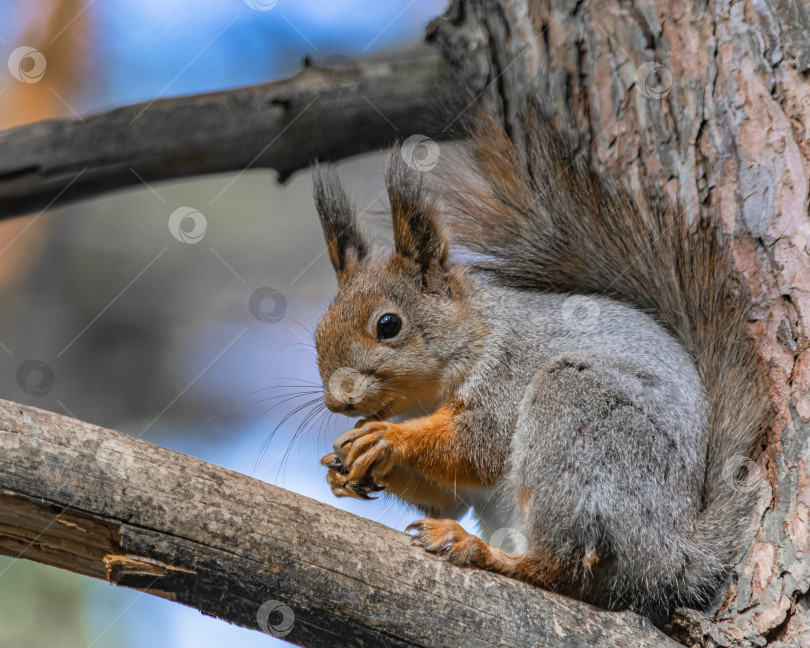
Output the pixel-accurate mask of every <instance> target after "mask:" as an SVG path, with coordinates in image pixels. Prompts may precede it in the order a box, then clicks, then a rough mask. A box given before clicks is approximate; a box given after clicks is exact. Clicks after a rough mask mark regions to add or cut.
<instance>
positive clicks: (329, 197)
mask: <svg viewBox="0 0 810 648" xmlns="http://www.w3.org/2000/svg"><path fill="white" fill-rule="evenodd" d="M312 181H313V194H314V196H315V207H316V208H317V210H318V215H319V216H320V217H321V226H322V227H323V236H324V238H325V239H326V249H327V251H328V252H329V260H330V261H331V262H332V267H334V269H335V272H336V273H337V277H338V281H339V282H341V281H344V280H345V279H346V278H347V277H348V276H349V275H350V274H351V273H352V272H353V271H354V270H355V269H356V267H357V266H358V264H360V263H361V262H362V261H363V259H365V258H366V257H367V256H368V253H369V245H368V242H367V241H366V239H365V237H364V236H363V235H362V233H361V232H360V229H359V228H358V226H357V217H356V215H355V213H354V205H352V203H351V200H349V196H348V194H347V193H346V191H345V190H344V189H343V186H342V185H341V184H340V180H338V177H337V175H336V174H335V173H334V172H332V171H324V170H322V169H321V168H320V167H318V166H316V167H315V171H314V172H313V174H312Z"/></svg>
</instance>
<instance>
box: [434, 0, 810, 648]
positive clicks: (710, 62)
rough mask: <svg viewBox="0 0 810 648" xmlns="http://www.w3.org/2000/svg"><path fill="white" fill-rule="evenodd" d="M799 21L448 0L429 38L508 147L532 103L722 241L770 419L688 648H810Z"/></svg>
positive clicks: (600, 161)
mask: <svg viewBox="0 0 810 648" xmlns="http://www.w3.org/2000/svg"><path fill="white" fill-rule="evenodd" d="M808 15H810V9H808V7H807V5H803V4H801V2H800V1H799V0H781V1H777V0H762V1H758V2H756V1H749V0H746V1H743V2H723V1H714V2H708V3H702V2H672V3H668V2H651V1H646V2H645V1H643V0H600V1H593V2H588V1H586V2H571V1H566V0H542V1H530V0H457V1H455V2H454V3H453V4H452V6H451V7H450V9H449V10H448V12H447V13H446V15H445V16H444V17H442V18H440V19H437V20H435V21H434V22H433V24H432V25H431V28H430V30H429V32H430V36H431V37H432V38H433V39H435V40H437V41H438V42H439V43H440V45H441V47H442V50H443V52H444V54H445V57H446V58H447V59H448V61H449V63H450V65H451V67H452V68H453V69H454V70H455V71H456V73H457V74H456V76H457V77H461V78H464V79H466V80H468V81H469V83H470V84H471V85H472V89H473V91H474V93H475V94H476V95H479V96H480V99H481V101H482V103H483V104H484V105H485V106H486V107H487V108H488V109H490V110H491V111H493V112H494V113H495V114H496V115H498V116H499V117H500V118H501V119H502V120H503V122H504V124H505V125H506V127H507V130H508V131H509V132H510V133H511V134H512V136H513V137H515V139H516V141H520V137H519V135H520V134H519V132H517V131H518V122H517V119H516V117H517V114H518V111H519V110H520V108H521V106H522V105H523V103H524V101H523V100H524V98H525V97H526V95H527V94H530V93H531V94H536V95H537V96H539V97H541V98H543V99H544V100H545V101H547V102H548V104H549V105H550V107H551V108H552V109H553V110H554V111H555V112H556V115H557V118H558V120H559V123H560V125H561V126H562V127H564V128H568V129H573V130H575V131H576V132H578V133H579V134H580V135H582V136H583V137H584V138H585V139H586V141H588V142H589V144H590V146H589V148H588V149H587V151H584V152H583V153H584V154H585V155H587V156H588V159H589V160H590V163H591V164H592V165H593V166H594V167H595V168H597V169H599V170H601V171H603V172H606V173H608V174H611V175H614V176H617V177H620V178H622V179H624V181H625V182H628V183H629V184H630V185H631V187H632V188H633V189H635V190H638V189H639V188H640V187H641V186H643V185H644V184H646V183H654V184H656V185H658V186H664V187H666V190H667V192H668V194H669V195H670V196H671V197H672V198H673V199H675V200H678V201H680V203H681V204H682V205H683V206H684V207H685V210H686V212H687V214H688V215H689V217H690V218H691V219H693V220H697V219H700V218H712V219H717V220H718V221H719V222H720V223H721V224H722V227H723V228H724V230H725V231H726V232H727V233H728V235H729V239H730V242H731V245H732V248H733V254H734V259H735V261H736V264H737V268H738V270H739V272H740V274H741V278H742V281H743V282H744V283H745V284H746V285H747V286H748V288H749V289H750V292H751V294H752V300H751V304H750V321H751V325H750V334H751V336H752V337H753V338H754V340H755V342H756V345H757V348H758V350H759V353H760V354H761V356H762V358H763V359H764V361H765V364H766V366H767V367H768V368H769V378H770V381H771V383H770V384H771V385H772V388H771V395H772V400H773V403H774V407H775V409H776V412H777V418H776V423H775V425H774V426H773V428H772V429H771V430H770V433H769V436H768V438H767V440H766V441H767V451H766V452H765V453H764V455H763V458H762V461H761V465H760V466H759V468H758V470H759V471H760V475H759V476H760V477H761V479H760V480H758V481H757V482H756V483H757V486H758V488H759V492H760V498H759V501H758V506H757V507H756V511H755V514H754V516H753V518H752V520H751V524H750V528H749V530H748V532H747V534H746V536H745V538H744V539H743V543H742V546H744V547H746V548H747V551H746V553H745V555H744V556H743V557H742V559H741V561H740V563H739V565H738V566H737V568H736V571H735V578H734V579H733V581H734V582H731V583H729V584H728V586H727V588H726V590H725V592H724V595H723V596H722V598H721V600H720V601H719V602H718V603H717V605H716V606H715V607H713V608H712V609H711V610H709V611H708V612H705V613H697V612H694V611H686V610H682V611H680V612H679V615H678V616H677V618H676V623H677V624H678V626H679V628H678V629H677V630H678V634H677V636H679V637H680V638H681V639H682V640H683V641H684V642H686V643H691V644H695V645H700V646H707V647H711V646H728V647H731V646H764V645H768V646H794V647H798V646H806V645H810V611H808V608H809V607H810V597H808V596H807V591H808V587H810V566H808V564H807V562H806V561H805V560H804V555H805V553H806V552H807V551H809V550H810V528H808V518H809V517H810V509H809V508H808V507H810V474H808V465H807V458H808V457H809V456H810V453H809V452H808V432H809V431H810V426H808V423H810V366H808V365H809V364H810V363H808V357H807V354H806V353H805V350H806V348H807V343H808V340H807V335H808V332H807V327H806V324H805V318H804V316H805V314H807V315H808V316H810V294H808V289H810V260H808V248H807V245H808V236H810V222H808V171H810V142H808V134H810V85H808V75H810V45H809V43H810V40H809V38H810V20H808Z"/></svg>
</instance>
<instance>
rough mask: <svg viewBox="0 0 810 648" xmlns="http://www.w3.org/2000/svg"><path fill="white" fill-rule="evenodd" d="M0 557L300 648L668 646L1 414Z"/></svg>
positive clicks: (567, 605) (567, 603) (118, 443)
mask: <svg viewBox="0 0 810 648" xmlns="http://www.w3.org/2000/svg"><path fill="white" fill-rule="evenodd" d="M0 553H4V554H8V555H11V556H18V557H24V558H29V559H31V560H37V561H39V562H43V563H46V564H49V565H55V566H57V567H62V568H64V569H69V570H71V571H75V572H78V573H81V574H86V575H88V576H93V577H95V578H103V579H107V580H109V581H110V582H112V583H115V584H117V585H123V586H126V587H133V588H137V589H141V590H144V591H146V592H149V593H150V594H155V595H157V596H161V597H164V598H168V599H171V600H174V601H178V602H180V603H184V604H186V605H191V606H193V607H196V608H198V609H199V610H201V611H202V612H204V613H206V614H210V615H214V616H218V617H220V618H223V619H226V620H228V621H230V622H232V623H237V624H239V625H242V626H246V627H249V628H262V625H263V624H264V627H263V628H262V629H263V630H265V631H270V633H271V634H273V633H274V634H276V635H277V636H278V635H282V636H284V637H285V638H286V639H287V640H288V641H292V642H295V643H297V644H299V645H303V646H313V647H320V646H323V647H324V648H326V647H331V646H403V647H404V646H425V647H427V646H431V647H438V646H447V647H448V648H450V647H452V648H457V647H458V646H465V647H470V648H475V647H481V648H484V647H486V646H544V647H547V648H558V647H559V648H563V647H566V648H572V647H575V646H583V645H599V646H603V647H605V648H610V647H615V648H625V647H626V646H636V647H639V648H654V647H655V648H658V647H660V648H666V647H668V646H672V647H674V646H676V645H677V644H675V643H674V642H673V641H672V640H670V639H668V638H667V637H665V636H664V635H663V634H661V633H660V632H659V631H658V630H656V629H655V628H653V627H652V625H651V624H650V623H649V622H648V621H646V620H645V619H642V618H641V617H639V616H637V615H634V614H631V613H610V612H605V611H603V610H598V609H596V608H593V607H591V606H589V605H586V604H584V603H579V602H577V601H572V600H569V599H566V598H565V597H562V596H558V595H555V594H551V593H548V592H544V591H542V590H539V589H536V588H533V587H530V586H529V585H526V584H524V583H520V582H518V581H514V580H510V579H507V578H505V577H501V576H496V575H493V574H490V573H487V572H483V571H480V570H477V569H463V568H459V567H454V566H452V565H450V564H449V563H447V562H445V561H443V560H441V559H439V558H436V557H435V556H433V555H430V554H428V553H426V552H425V551H423V550H422V549H421V548H417V547H413V546H411V545H410V542H409V538H408V536H407V535H406V534H404V533H401V532H398V531H394V530H393V529H390V528H388V527H385V526H383V525H381V524H377V523H376V522H371V521H369V520H365V519H363V518H359V517H357V516H355V515H352V514H350V513H346V512H344V511H340V510H338V509H333V508H332V507H329V506H327V505H325V504H321V503H319V502H316V501H314V500H311V499H309V498H307V497H303V496H302V495H296V494H295V493H291V492H289V491H285V490H282V489H280V488H277V487H275V486H271V485H269V484H265V483H263V482H260V481H258V480H256V479H252V478H250V477H247V476H245V475H240V474H238V473H235V472H233V471H230V470H226V469H224V468H219V467H217V466H213V465H211V464H208V463H206V462H204V461H201V460H199V459H194V458H193V457H189V456H186V455H183V454H180V453H178V452H174V451H172V450H167V449H165V448H161V447H159V446H156V445H153V444H151V443H148V442H146V441H142V440H139V439H135V438H133V437H130V436H127V435H125V434H120V433H118V432H113V431H111V430H104V429H102V428H99V427H96V426H93V425H89V424H87V423H82V422H80V421H77V420H75V419H70V418H66V417H64V416H60V415H58V414H53V413H51V412H46V411H44V410H39V409H35V408H32V407H24V406H22V405H18V404H16V403H11V402H8V401H2V400H0ZM279 606H287V608H286V609H287V610H289V611H286V612H285V610H284V609H278V607H279ZM271 610H274V612H271ZM274 615H275V616H274ZM287 630H289V634H285V631H287Z"/></svg>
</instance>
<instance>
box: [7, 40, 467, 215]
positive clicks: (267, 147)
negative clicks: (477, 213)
mask: <svg viewBox="0 0 810 648" xmlns="http://www.w3.org/2000/svg"><path fill="white" fill-rule="evenodd" d="M326 63H327V64H325V65H313V64H310V63H305V67H304V69H303V70H302V71H301V72H300V73H298V74H297V75H296V76H294V77H292V78H290V79H284V80H282V81H275V82H271V83H265V84H261V85H257V86H252V87H247V88H237V89H234V90H225V91H222V92H213V93H208V94H202V95H196V96H185V97H173V98H169V99H159V100H157V101H154V102H148V103H142V104H135V105H131V106H124V107H121V108H117V109H115V110H111V111H108V112H104V113H100V114H98V115H93V116H89V117H87V118H85V119H82V120H79V119H53V120H48V121H44V122H39V123H36V124H32V125H29V126H21V127H18V128H14V129H11V130H8V131H5V132H2V133H0V219H1V218H6V217H9V216H14V215H17V214H23V213H27V212H31V211H36V210H39V209H43V208H45V207H53V206H58V205H61V204H64V203H67V202H70V201H72V200H77V199H79V198H84V197H88V196H92V195H97V194H99V193H101V192H104V191H111V190H113V189H118V188H121V187H127V186H130V185H140V184H141V183H142V182H146V183H151V182H155V181H158V180H166V179H170V178H177V177H184V176H191V175H197V174H202V173H218V172H223V171H239V172H242V171H244V170H246V169H248V168H253V167H256V168H259V167H269V168H272V169H275V170H276V171H277V172H278V175H279V178H280V179H281V180H284V179H285V178H286V177H288V176H289V175H290V174H291V173H293V172H294V171H297V170H299V169H303V168H305V167H307V166H309V165H310V164H312V162H314V161H315V160H333V159H341V158H345V157H350V156H352V155H358V154H360V153H366V152H369V151H376V150H379V149H380V148H383V147H385V146H390V145H391V144H393V143H394V142H395V141H396V140H397V139H404V138H406V137H409V136H410V135H413V134H414V133H420V134H423V135H427V136H428V137H440V136H442V135H443V128H444V120H440V119H439V118H440V115H439V114H438V113H436V112H431V111H426V110H424V109H423V107H424V103H425V99H424V98H425V97H436V96H444V97H446V100H447V102H448V104H449V105H453V103H454V101H458V100H459V99H457V98H456V99H454V97H453V88H454V86H453V85H452V84H450V83H449V77H448V76H447V72H446V69H445V67H444V65H443V62H442V60H441V58H440V57H439V56H438V54H437V53H436V52H435V51H432V50H430V49H428V48H419V49H417V50H415V51H412V52H408V53H405V54H402V55H399V56H396V57H393V58H389V59H382V60H377V61H367V62H363V63H356V62H354V61H353V60H352V59H348V58H341V59H339V60H331V61H330V60H327V62H326ZM445 132H446V131H445Z"/></svg>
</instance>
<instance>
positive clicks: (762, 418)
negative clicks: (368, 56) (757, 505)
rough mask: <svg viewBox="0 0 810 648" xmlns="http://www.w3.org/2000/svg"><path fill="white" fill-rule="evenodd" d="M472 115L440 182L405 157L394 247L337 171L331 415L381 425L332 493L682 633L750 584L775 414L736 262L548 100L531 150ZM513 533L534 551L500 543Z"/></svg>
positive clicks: (506, 567) (464, 555)
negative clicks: (628, 183)
mask: <svg viewBox="0 0 810 648" xmlns="http://www.w3.org/2000/svg"><path fill="white" fill-rule="evenodd" d="M471 121H472V124H471V125H470V126H469V128H468V133H467V136H466V138H465V140H464V141H463V142H462V143H461V144H458V145H454V146H457V151H458V153H457V155H456V156H455V158H454V159H455V162H453V163H452V164H445V165H444V167H441V166H439V167H437V168H436V169H435V170H433V171H432V172H431V176H437V177H439V181H438V182H437V181H430V182H429V181H428V179H427V177H426V176H427V174H426V173H423V172H420V171H419V170H417V169H414V168H412V167H414V166H417V165H413V164H410V165H409V164H408V163H407V162H406V161H405V160H404V159H403V156H402V155H398V154H392V155H391V157H390V159H389V161H388V164H387V168H386V173H385V180H386V186H387V192H388V197H389V201H390V209H391V218H392V222H393V235H394V236H393V250H387V251H383V252H377V253H375V252H373V251H372V249H371V245H370V243H369V242H368V240H367V239H366V237H365V236H364V234H363V232H362V231H361V229H360V226H359V225H358V223H357V219H356V213H355V209H354V207H353V205H352V202H351V200H350V198H349V197H348V194H347V193H346V191H345V190H344V189H343V188H342V186H341V184H340V182H339V180H338V179H337V177H336V175H335V174H334V172H331V171H324V170H323V169H316V171H315V173H314V175H313V177H314V197H315V203H316V208H317V211H318V214H319V216H320V220H321V224H322V227H323V231H324V235H325V239H326V244H327V251H328V254H329V258H330V260H331V263H332V265H333V267H334V269H335V272H336V275H337V280H338V289H337V293H336V294H335V296H334V298H333V300H332V302H331V303H330V305H329V306H328V308H327V309H326V311H325V312H324V313H323V315H322V317H321V319H320V321H319V323H318V326H317V329H316V332H315V345H316V349H317V362H318V369H319V372H320V374H321V377H322V380H323V385H324V395H323V398H324V403H325V405H326V406H327V407H328V408H329V409H330V410H332V411H333V412H339V413H342V414H345V415H347V416H355V417H362V418H361V419H360V421H359V422H358V423H357V425H355V427H354V428H353V429H352V430H350V431H349V432H346V433H345V434H343V435H341V436H340V437H339V438H338V439H337V440H336V441H335V443H334V452H332V453H329V454H327V455H326V456H325V457H323V459H322V460H321V463H322V465H324V466H326V467H327V469H328V471H327V477H326V479H327V482H328V483H329V485H330V486H331V489H332V492H333V493H334V494H335V495H336V496H338V497H356V498H361V499H368V498H371V497H372V495H371V494H373V493H376V492H380V491H384V492H386V493H390V494H393V495H394V496H396V497H397V498H399V499H401V500H403V501H405V502H407V503H409V504H412V505H414V506H416V507H417V508H418V509H419V510H420V511H421V512H422V513H423V514H424V515H426V516H427V517H425V518H424V519H420V520H418V521H416V522H414V523H413V524H411V525H410V526H409V527H407V529H406V530H407V531H410V532H412V534H413V536H412V537H413V541H414V543H416V544H418V545H421V546H422V547H424V548H425V549H426V550H427V551H430V552H434V553H436V554H438V555H440V556H442V557H444V558H446V559H447V560H449V561H450V562H452V563H454V564H456V565H463V566H471V567H477V568H481V569H485V570H489V571H493V572H496V573H499V574H503V575H506V576H509V577H513V578H516V579H520V580H522V581H526V582H528V583H531V584H534V585H536V586H540V587H543V588H546V589H549V590H553V591H556V592H559V593H562V594H565V595H568V596H573V597H576V598H579V599H581V600H584V601H587V602H590V603H592V604H595V605H597V606H600V607H603V608H606V609H610V610H616V609H627V608H629V609H632V610H634V611H637V612H639V613H640V614H643V615H645V616H647V617H649V618H650V619H652V620H653V621H654V622H655V623H656V624H658V625H662V624H664V623H665V622H666V620H667V619H668V618H669V617H670V615H671V613H672V612H673V610H674V609H675V607H676V606H690V607H700V606H706V605H707V604H708V603H710V602H711V601H712V599H713V597H714V596H715V595H716V593H717V591H718V587H719V585H720V584H721V583H722V582H723V581H724V580H725V579H726V578H727V577H728V575H729V572H730V569H731V567H730V566H731V562H732V561H733V559H734V557H735V555H736V553H737V551H738V548H736V547H735V543H737V542H738V540H739V536H740V534H741V532H742V529H743V525H744V524H745V523H746V522H747V516H748V515H749V514H750V507H751V506H752V496H753V493H752V492H751V489H741V488H739V487H738V486H739V483H738V480H739V479H740V475H739V472H740V471H744V470H745V466H746V464H747V463H749V462H750V459H749V458H750V457H751V456H752V454H753V453H755V451H756V449H757V447H758V446H760V441H761V439H762V434H763V433H764V430H765V429H766V427H767V425H768V420H769V411H770V410H769V405H768V399H767V392H766V387H765V385H764V380H763V372H762V368H761V366H760V364H759V362H760V361H759V359H758V356H757V355H756V353H755V350H754V348H753V345H752V343H751V341H750V339H749V337H748V335H747V333H746V325H747V320H746V315H745V305H746V297H745V294H744V289H743V288H742V287H741V286H740V285H739V283H738V282H737V281H736V280H735V278H734V266H733V264H732V260H731V257H730V253H729V250H728V246H727V245H725V244H724V243H723V238H722V237H723V235H722V234H721V232H720V231H719V230H718V228H717V227H716V226H715V225H713V224H712V223H710V222H698V223H696V224H692V226H691V228H690V223H689V222H688V218H687V215H686V214H685V213H684V212H683V210H680V209H678V208H677V207H674V206H672V205H671V204H669V201H667V200H665V199H664V198H662V197H661V196H660V194H656V193H655V192H653V191H650V190H645V191H646V194H645V196H644V199H645V201H646V202H645V207H644V209H642V208H640V207H639V205H638V204H637V202H636V201H635V200H634V199H633V197H632V196H631V194H630V192H629V191H628V190H627V189H625V188H623V187H621V186H620V185H619V184H618V183H617V182H615V181H613V180H610V179H605V178H603V177H601V176H600V175H599V174H598V173H596V172H595V171H593V170H592V169H591V168H590V166H589V165H588V164H587V163H586V161H585V160H583V159H582V156H581V155H579V154H577V152H576V151H577V147H576V146H575V145H574V142H573V140H572V138H571V136H567V135H563V134H562V133H561V132H560V131H558V130H557V129H556V127H555V126H554V125H553V123H552V119H551V118H550V117H549V116H548V115H547V114H546V113H545V112H544V111H543V109H542V108H541V107H540V106H539V105H538V104H537V103H536V102H529V105H528V106H527V107H526V108H525V109H524V111H523V114H522V117H521V124H520V125H521V128H522V129H523V131H524V132H523V134H522V136H521V137H522V138H524V139H523V140H522V142H523V143H524V145H523V146H522V147H521V148H520V149H518V147H516V146H515V145H514V144H513V143H512V141H511V140H510V137H509V135H508V134H507V132H506V131H505V130H504V129H503V128H502V127H501V126H500V125H499V124H497V123H496V121H495V120H494V119H493V118H492V117H490V116H487V115H486V114H484V113H483V111H482V114H481V115H479V116H478V117H476V118H474V119H473V120H471ZM647 194H648V195H647ZM639 202H640V201H639ZM470 508H472V510H473V512H474V514H475V517H476V519H477V521H478V522H479V525H480V528H481V535H482V537H481V538H479V537H477V536H474V535H472V534H470V533H468V532H467V531H465V530H464V529H463V528H462V527H461V526H460V525H459V524H458V522H457V521H456V520H458V519H459V518H460V517H461V516H463V515H464V514H465V513H466V512H468V511H469V510H470ZM504 533H507V534H510V535H511V536H512V539H513V540H515V538H518V540H515V541H514V544H515V545H516V546H517V545H520V546H519V547H517V550H516V551H513V552H512V553H508V552H507V551H505V550H504V549H502V548H500V547H498V546H497V544H498V543H497V542H491V543H489V544H488V543H487V539H490V540H492V539H493V538H494V536H496V535H498V534H500V535H501V536H503V535H504Z"/></svg>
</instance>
